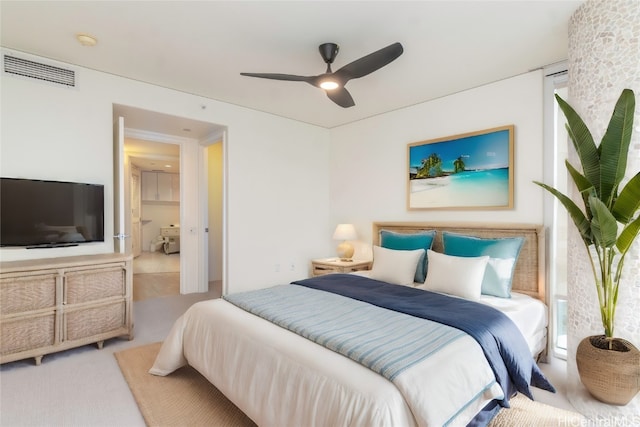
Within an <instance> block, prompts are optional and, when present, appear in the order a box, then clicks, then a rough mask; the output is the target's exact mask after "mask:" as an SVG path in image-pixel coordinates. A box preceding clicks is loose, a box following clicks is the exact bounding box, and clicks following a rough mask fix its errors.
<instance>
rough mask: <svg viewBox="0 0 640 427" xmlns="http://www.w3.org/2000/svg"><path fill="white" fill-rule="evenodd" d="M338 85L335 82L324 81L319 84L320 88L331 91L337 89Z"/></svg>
mask: <svg viewBox="0 0 640 427" xmlns="http://www.w3.org/2000/svg"><path fill="white" fill-rule="evenodd" d="M339 86H340V85H339V84H338V83H336V82H334V81H333V80H325V81H323V82H322V83H320V87H321V88H322V89H324V90H333V89H337V88H338V87H339Z"/></svg>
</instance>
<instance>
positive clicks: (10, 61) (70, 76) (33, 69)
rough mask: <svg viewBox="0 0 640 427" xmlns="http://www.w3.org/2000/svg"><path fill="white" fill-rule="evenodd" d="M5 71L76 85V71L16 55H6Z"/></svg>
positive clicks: (65, 84) (71, 85) (66, 84)
mask: <svg viewBox="0 0 640 427" xmlns="http://www.w3.org/2000/svg"><path fill="white" fill-rule="evenodd" d="M4 72H5V73H9V74H15V75H18V76H24V77H30V78H32V79H38V80H44V81H47V82H52V83H57V84H61V85H64V86H69V87H75V86H76V73H75V71H72V70H67V69H64V68H60V67H54V66H52V65H47V64H42V63H39V62H34V61H29V60H27V59H22V58H16V57H15V56H9V55H4Z"/></svg>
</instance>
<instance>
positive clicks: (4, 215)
mask: <svg viewBox="0 0 640 427" xmlns="http://www.w3.org/2000/svg"><path fill="white" fill-rule="evenodd" d="M102 241H104V186H103V185H96V184H83V183H77V182H60V181H41V180H33V179H18V178H0V246H25V247H27V248H33V247H56V246H75V245H77V244H79V243H87V242H102Z"/></svg>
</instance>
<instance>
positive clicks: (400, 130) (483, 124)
mask: <svg viewBox="0 0 640 427" xmlns="http://www.w3.org/2000/svg"><path fill="white" fill-rule="evenodd" d="M542 99H543V75H542V71H533V72H530V73H527V74H524V75H520V76H516V77H513V78H510V79H507V80H503V81H499V82H496V83H492V84H488V85H485V86H482V87H478V88H475V89H471V90H468V91H465V92H460V93H457V94H454V95H451V96H448V97H445V98H440V99H436V100H434V101H430V102H425V103H422V104H419V105H415V106H412V107H407V108H404V109H401V110H398V111H395V112H391V113H387V114H383V115H380V116H376V117H372V118H370V119H366V120H362V121H359V122H356V123H352V124H348V125H344V126H342V127H339V128H335V129H332V132H331V186H330V192H331V219H330V221H329V225H328V228H327V229H326V230H325V234H324V236H325V238H326V239H330V236H331V233H332V231H333V227H335V225H336V224H338V223H341V222H351V223H354V224H355V225H356V229H357V231H358V236H359V238H360V240H361V241H362V242H364V243H365V244H361V245H359V246H360V247H359V248H358V249H359V250H360V253H356V257H358V256H367V255H368V253H367V252H366V251H367V250H368V248H369V245H370V244H371V242H372V240H371V238H372V236H371V233H372V227H371V223H372V222H376V221H479V222H509V223H536V224H542V221H543V211H542V197H543V194H542V190H541V189H540V188H538V187H537V186H535V185H534V184H533V183H532V181H533V180H539V181H541V180H542V171H543V168H542V148H543V144H542V138H543V128H542V123H543V108H542ZM509 124H513V125H515V144H514V145H515V148H514V152H515V188H514V209H511V210H420V211H415V210H412V211H408V210H407V208H406V206H407V202H406V197H407V173H408V172H407V144H409V143H412V142H418V141H425V140H429V139H434V138H439V137H445V136H450V135H457V134H461V133H466V132H472V131H478V130H483V129H489V128H493V127H497V126H502V125H509ZM329 241H330V240H329ZM335 243H336V242H330V244H331V245H333V244H335ZM333 253H334V250H332V252H331V254H326V255H325V256H331V255H332V254H333Z"/></svg>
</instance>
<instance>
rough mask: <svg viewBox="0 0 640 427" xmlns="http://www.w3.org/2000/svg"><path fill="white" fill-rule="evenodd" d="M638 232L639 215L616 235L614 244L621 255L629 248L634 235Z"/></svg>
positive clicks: (639, 232) (639, 229)
mask: <svg viewBox="0 0 640 427" xmlns="http://www.w3.org/2000/svg"><path fill="white" fill-rule="evenodd" d="M638 234H640V216H639V217H638V218H636V219H635V220H634V221H633V222H631V223H630V224H628V225H627V226H626V227H625V228H624V229H623V230H622V232H621V233H620V236H618V240H617V241H616V246H617V247H618V250H619V251H620V253H621V254H622V255H623V256H624V254H626V252H627V251H628V250H629V248H630V247H631V245H632V244H633V241H634V240H635V239H636V237H638Z"/></svg>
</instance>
